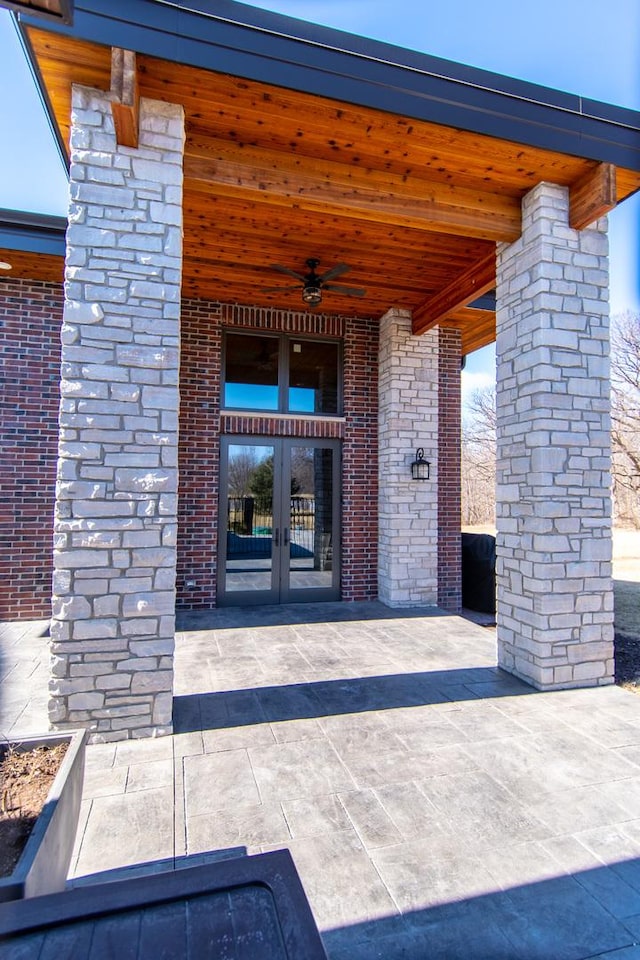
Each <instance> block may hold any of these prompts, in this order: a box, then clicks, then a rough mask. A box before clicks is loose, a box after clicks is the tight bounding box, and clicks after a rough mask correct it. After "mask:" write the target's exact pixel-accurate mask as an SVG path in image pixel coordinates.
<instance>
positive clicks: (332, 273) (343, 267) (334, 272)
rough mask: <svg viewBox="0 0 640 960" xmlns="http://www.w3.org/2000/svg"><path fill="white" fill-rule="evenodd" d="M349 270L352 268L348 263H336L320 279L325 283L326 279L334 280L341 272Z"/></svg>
mask: <svg viewBox="0 0 640 960" xmlns="http://www.w3.org/2000/svg"><path fill="white" fill-rule="evenodd" d="M347 270H351V267H350V266H349V264H348V263H336V265H335V267H331V269H330V270H327V271H326V272H325V273H323V274H322V275H321V276H320V277H318V280H319V281H320V283H324V282H325V280H333V278H334V277H339V276H340V274H341V273H346V272H347Z"/></svg>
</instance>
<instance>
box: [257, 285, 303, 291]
mask: <svg viewBox="0 0 640 960" xmlns="http://www.w3.org/2000/svg"><path fill="white" fill-rule="evenodd" d="M299 289H300V284H299V283H292V284H291V286H290V287H260V293H277V292H278V291H279V290H299Z"/></svg>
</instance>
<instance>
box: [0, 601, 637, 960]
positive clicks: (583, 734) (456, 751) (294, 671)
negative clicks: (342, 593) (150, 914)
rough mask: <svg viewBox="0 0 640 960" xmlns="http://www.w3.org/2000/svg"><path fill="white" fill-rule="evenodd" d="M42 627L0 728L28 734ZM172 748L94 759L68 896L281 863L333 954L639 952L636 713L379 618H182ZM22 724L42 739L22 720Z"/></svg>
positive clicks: (15, 642) (22, 662) (129, 750)
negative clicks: (294, 870) (286, 853)
mask: <svg viewBox="0 0 640 960" xmlns="http://www.w3.org/2000/svg"><path fill="white" fill-rule="evenodd" d="M44 627H45V625H44V624H41V623H40V624H21V625H6V626H5V627H4V628H3V629H0V644H1V651H0V655H1V661H0V680H1V682H0V731H2V734H3V735H4V736H5V737H7V736H11V735H13V736H15V735H17V734H19V733H26V732H32V731H33V730H35V729H43V727H45V726H46V719H45V714H44V707H45V689H44V688H45V685H46V665H45V666H43V663H42V660H43V657H44V658H45V659H46V635H45V630H44ZM180 627H181V632H180V633H179V634H178V637H177V654H176V691H175V692H176V700H175V726H176V733H175V735H174V736H173V737H167V738H162V739H157V740H144V741H128V742H120V743H118V744H107V745H92V746H90V747H89V748H88V753H87V770H86V779H85V789H84V800H83V809H82V819H81V823H80V828H79V832H78V839H77V844H76V851H75V855H74V860H73V863H72V870H71V878H72V879H71V882H72V883H73V884H79V883H87V882H95V881H97V880H103V879H111V878H115V877H117V876H121V875H130V874H131V873H132V872H137V873H140V874H144V873H146V872H149V871H157V870H160V869H167V868H171V867H179V866H181V865H184V864H185V863H191V862H200V861H202V860H210V859H216V858H221V857H228V856H234V855H244V854H246V853H249V854H251V853H255V852H258V851H261V850H271V849H277V848H280V847H288V848H289V849H290V850H291V852H292V855H293V857H294V860H295V862H296V864H297V867H298V871H299V873H300V876H301V879H302V882H303V884H304V887H305V890H306V892H307V895H308V897H309V900H310V902H311V906H312V909H313V912H314V914H315V917H316V920H317V923H318V926H319V928H320V930H321V932H322V936H323V939H324V942H325V946H326V949H327V952H328V954H329V956H330V957H331V958H332V960H347V958H348V960H360V958H362V960H364V958H367V960H371V958H385V960H396V958H401V957H402V958H405V960H418V958H420V960H423V958H442V960H458V958H460V960H463V958H464V960H479V958H487V960H488V958H491V960H499V958H511V960H513V958H526V960H529V958H536V960H537V958H545V960H551V958H553V960H585V958H595V957H599V958H605V957H606V958H607V960H632V958H640V946H638V945H637V944H638V942H639V941H640V698H639V697H637V696H635V695H634V694H632V693H629V692H627V691H625V690H622V689H620V688H618V687H613V686H610V687H603V688H599V689H593V690H574V691H564V692H559V693H547V694H542V693H536V692H535V691H533V690H532V689H531V688H530V687H527V686H525V685H524V684H521V683H519V682H518V681H516V680H514V679H513V678H511V677H509V676H508V675H506V674H504V673H502V672H500V671H499V670H497V668H496V667H495V634H494V631H492V630H488V629H486V628H484V627H482V626H478V625H476V624H473V623H470V622H469V621H467V620H464V619H462V618H460V617H455V616H448V615H442V614H439V613H437V612H432V611H423V612H422V613H421V614H419V613H416V612H408V611H393V610H389V609H388V608H386V607H383V606H382V605H380V604H376V603H372V604H318V605H298V606H288V607H268V608H267V607H263V608H254V609H252V610H233V609H225V610H219V611H216V612H214V613H211V614H206V615H203V614H193V615H187V616H183V618H182V621H181V623H180ZM38 724H39V726H37V725H38Z"/></svg>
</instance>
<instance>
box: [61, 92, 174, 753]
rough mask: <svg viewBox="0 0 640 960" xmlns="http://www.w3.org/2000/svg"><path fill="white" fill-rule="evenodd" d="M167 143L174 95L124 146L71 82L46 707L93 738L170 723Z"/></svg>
mask: <svg viewBox="0 0 640 960" xmlns="http://www.w3.org/2000/svg"><path fill="white" fill-rule="evenodd" d="M183 149H184V118H183V111H182V107H180V106H174V105H171V104H166V103H160V102H156V101H151V100H142V101H141V104H140V137H139V147H138V148H137V149H130V148H127V147H119V146H117V144H116V139H115V134H114V127H113V120H112V116H111V108H110V99H109V95H108V94H105V93H102V92H100V91H97V90H90V89H87V88H84V87H76V88H74V91H73V104H72V130H71V185H70V189H71V203H70V215H69V228H68V233H67V260H66V281H65V309H64V322H63V327H62V380H61V393H62V399H61V406H60V444H59V462H58V484H57V503H56V516H55V521H54V530H55V542H54V566H55V573H54V584H53V620H52V626H51V647H52V654H53V660H52V674H53V676H52V680H51V683H50V697H51V699H50V711H49V713H50V720H51V723H52V725H53V726H54V727H55V728H57V729H61V728H66V727H74V726H86V727H89V728H90V730H91V731H92V734H93V739H94V740H115V739H122V738H127V737H132V736H137V737H139V736H149V735H158V734H163V733H169V732H171V717H172V687H173V648H174V627H175V568H176V532H177V522H176V508H177V489H178V469H177V455H178V364H179V311H180V282H181V269H182V157H183Z"/></svg>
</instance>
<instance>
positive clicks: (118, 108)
mask: <svg viewBox="0 0 640 960" xmlns="http://www.w3.org/2000/svg"><path fill="white" fill-rule="evenodd" d="M111 93H112V94H113V96H114V98H115V99H114V100H112V102H111V112H112V114H113V122H114V125H115V128H116V140H117V142H118V144H119V145H120V146H121V147H137V146H138V127H139V110H138V107H139V102H140V98H139V94H138V74H137V69H136V55H135V53H134V52H133V50H123V49H122V48H121V47H112V48H111Z"/></svg>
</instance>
